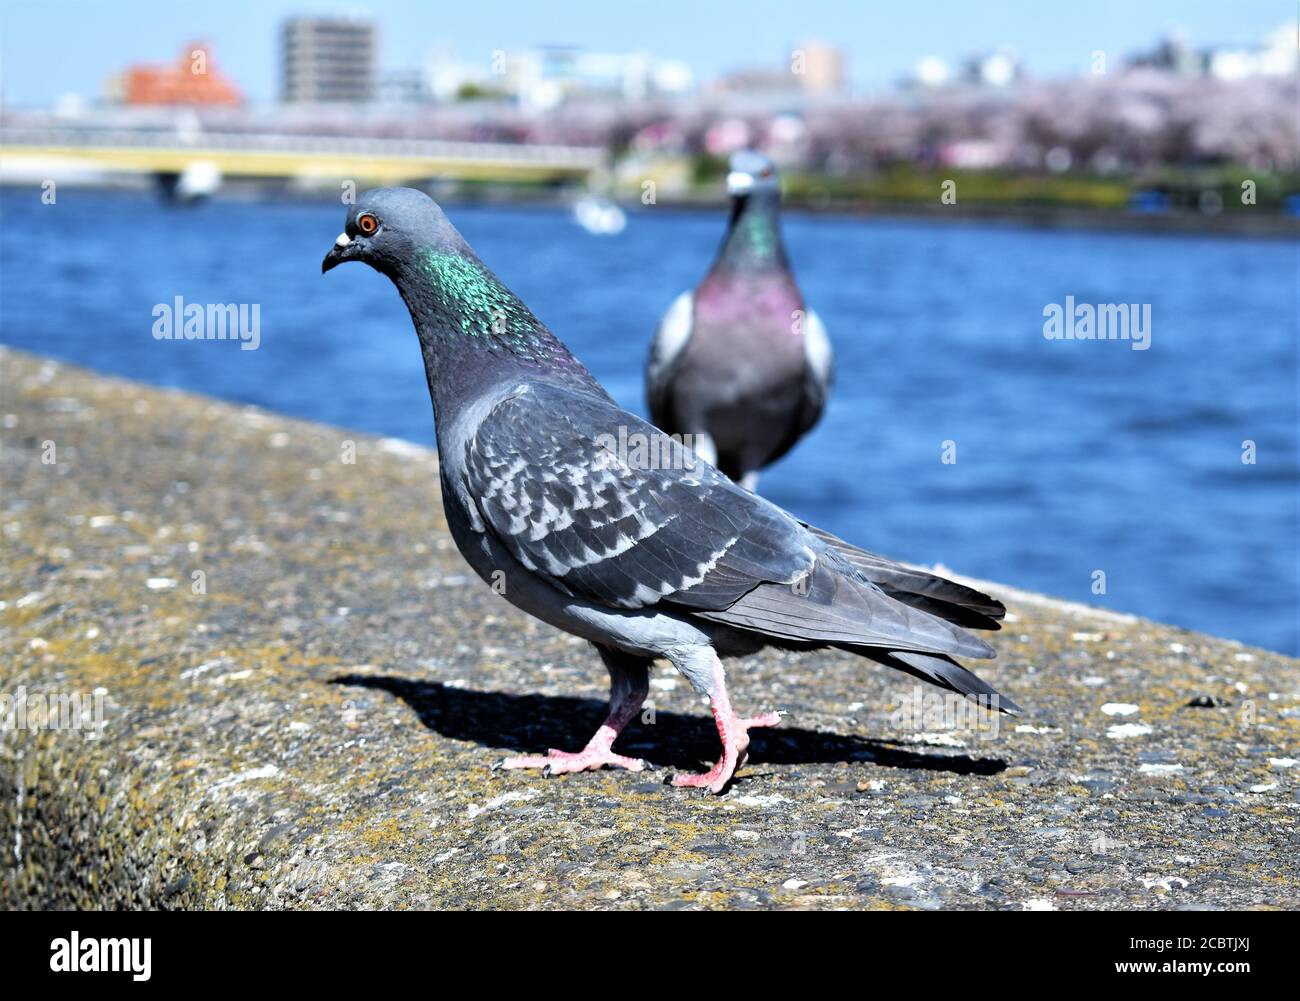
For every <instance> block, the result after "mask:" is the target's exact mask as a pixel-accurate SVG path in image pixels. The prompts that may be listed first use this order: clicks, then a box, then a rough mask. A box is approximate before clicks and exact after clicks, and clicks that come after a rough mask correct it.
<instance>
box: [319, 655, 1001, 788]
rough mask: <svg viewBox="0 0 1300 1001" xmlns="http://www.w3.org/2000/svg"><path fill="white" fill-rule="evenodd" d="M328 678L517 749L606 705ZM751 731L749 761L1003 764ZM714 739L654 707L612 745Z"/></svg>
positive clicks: (594, 717)
mask: <svg viewBox="0 0 1300 1001" xmlns="http://www.w3.org/2000/svg"><path fill="white" fill-rule="evenodd" d="M330 683H331V684H335V685H345V686H350V687H358V688H370V689H376V690H378V691H383V692H388V693H389V694H390V695H395V696H397V698H399V699H401V700H402V701H403V702H405V703H406V704H407V705H409V706H410V707H411V708H412V709H413V710H415V713H416V715H417V716H419V718H420V722H421V723H423V724H424V725H425V726H427V727H428V728H429V729H430V730H433V731H434V732H435V733H438V734H441V735H442V736H444V737H449V738H451V739H452V740H465V741H472V742H473V743H476V744H481V745H483V746H484V747H492V748H503V749H508V750H509V751H511V752H514V753H522V754H537V753H545V752H546V750H547V749H548V748H551V747H557V748H560V749H562V750H570V751H574V750H578V749H580V748H581V747H582V746H583V745H584V744H585V743H586V742H587V740H588V738H590V737H591V735H592V734H593V733H595V731H596V728H597V727H598V726H599V725H600V723H601V720H603V719H604V718H605V711H606V705H605V703H604V702H603V701H598V700H596V699H581V698H573V697H571V696H548V695H513V694H510V693H508V692H482V691H475V690H473V689H468V688H450V687H448V686H446V685H443V684H440V683H439V682H432V681H412V680H410V679H409V678H399V677H394V676H389V675H363V674H348V675H340V676H337V677H334V678H331V679H330ZM750 739H751V742H750V745H749V760H750V765H751V767H752V766H753V765H757V764H773V765H811V764H831V763H835V762H839V761H869V762H872V763H873V764H877V765H882V766H884V767H886V768H908V769H914V770H921V771H939V772H953V773H955V774H958V775H996V774H997V773H999V772H1001V771H1003V770H1004V769H1005V768H1006V767H1007V763H1006V762H1005V761H1003V760H1002V759H1000V758H973V757H970V756H969V755H965V754H930V753H926V752H924V751H918V750H915V749H914V748H911V747H904V746H902V745H899V744H896V743H893V742H891V741H884V740H870V739H867V738H865V737H858V736H853V735H848V736H845V735H841V734H834V733H823V732H821V731H817V730H804V729H800V728H798V727H792V726H790V725H789V721H788V720H787V721H786V723H785V724H783V725H782V726H781V727H779V728H778V729H775V730H763V729H759V730H752V731H750ZM718 746H719V745H718V734H717V731H716V730H715V729H714V726H713V721H712V720H711V719H710V718H708V717H707V716H684V715H681V714H679V713H669V712H663V711H658V712H656V713H655V717H654V723H653V724H648V723H644V722H642V721H641V720H634V721H633V722H632V724H631V725H630V726H628V728H627V729H626V730H625V731H624V732H623V735H622V736H621V737H620V738H619V740H618V743H617V744H616V745H615V750H617V751H619V752H620V753H622V754H629V755H633V756H636V757H640V758H644V759H645V761H646V762H647V763H648V764H650V765H652V766H654V767H657V768H680V769H687V770H695V769H698V768H699V767H700V765H701V764H704V763H707V764H711V763H712V762H713V761H714V760H715V759H716V758H717V756H718Z"/></svg>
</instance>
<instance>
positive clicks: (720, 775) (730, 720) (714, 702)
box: [673, 655, 785, 795]
mask: <svg viewBox="0 0 1300 1001" xmlns="http://www.w3.org/2000/svg"><path fill="white" fill-rule="evenodd" d="M709 709H710V710H711V711H712V712H713V720H714V722H715V723H716V724H717V725H718V736H719V737H721V738H722V757H721V758H719V759H718V763H717V764H716V765H714V766H713V767H712V768H710V769H709V770H708V771H707V772H705V773H704V774H703V775H674V776H673V785H675V786H705V787H707V788H708V790H709V791H710V792H712V793H714V794H715V795H716V794H718V793H721V792H722V790H723V789H725V788H726V787H727V783H728V782H730V781H731V777H732V775H734V774H735V772H736V769H737V768H739V767H740V766H741V765H743V764H744V763H745V760H746V758H748V757H749V730H750V727H755V726H777V725H779V724H780V722H781V717H782V716H783V715H785V714H784V713H782V712H780V711H777V712H770V713H763V715H761V716H750V717H748V718H743V717H740V716H737V715H736V714H735V712H734V711H733V710H732V708H731V699H730V698H728V696H727V678H726V674H725V673H724V672H723V670H722V662H721V661H720V660H718V659H717V657H716V655H715V656H714V658H713V695H712V696H711V697H710V699H709Z"/></svg>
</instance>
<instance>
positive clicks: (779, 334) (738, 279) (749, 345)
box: [686, 274, 805, 392]
mask: <svg viewBox="0 0 1300 1001" xmlns="http://www.w3.org/2000/svg"><path fill="white" fill-rule="evenodd" d="M804 308H805V307H804V303H803V297H802V296H801V295H800V294H799V290H798V289H797V288H796V287H795V285H794V282H792V281H790V280H789V276H788V275H785V274H759V275H743V276H735V277H731V276H727V277H718V276H711V277H710V278H709V279H707V280H706V281H704V282H703V283H702V284H701V285H700V287H699V288H698V289H697V290H696V293H695V315H694V318H693V320H694V332H693V334H692V337H691V340H690V342H689V343H688V344H687V347H686V355H687V360H688V361H689V366H688V367H690V368H694V369H696V370H697V371H699V372H700V373H701V375H703V376H704V377H705V378H718V379H721V380H722V381H723V383H724V384H726V385H732V386H734V387H735V388H737V389H740V388H750V389H752V390H754V391H757V392H762V391H763V390H764V389H765V388H768V387H770V386H772V385H773V384H776V385H779V384H782V383H785V382H786V381H788V380H791V379H800V378H802V374H803V368H804V344H803V319H804Z"/></svg>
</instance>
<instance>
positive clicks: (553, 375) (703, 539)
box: [321, 188, 1018, 792]
mask: <svg viewBox="0 0 1300 1001" xmlns="http://www.w3.org/2000/svg"><path fill="white" fill-rule="evenodd" d="M345 261H364V262H365V263H367V264H369V265H370V266H371V267H373V268H375V269H376V270H378V271H380V272H382V273H383V274H385V275H387V276H388V277H389V278H391V279H392V281H393V284H395V285H396V286H397V289H398V291H399V292H400V293H401V295H402V298H403V300H405V302H406V305H407V307H408V309H409V310H410V313H411V319H412V320H413V322H414V324H415V330H416V333H417V334H418V336H419V339H420V348H421V351H422V353H423V355H424V365H425V371H426V373H427V375H428V380H429V395H430V396H431V398H432V400H433V412H434V420H435V423H436V430H437V439H438V451H439V455H440V459H441V461H440V471H441V478H442V498H443V504H444V506H445V508H446V512H447V522H448V524H449V526H450V529H451V534H452V538H454V539H455V541H456V545H457V546H458V547H459V549H460V551H461V553H462V554H463V555H464V557H465V559H466V560H467V561H468V562H469V564H470V566H471V567H473V568H474V570H475V571H476V572H477V573H478V575H479V576H480V577H482V578H483V579H484V580H485V581H487V582H489V583H491V584H493V585H494V587H495V588H496V590H498V591H503V593H504V596H505V597H506V599H507V600H508V601H510V602H511V603H512V604H514V605H517V606H518V607H519V608H522V609H523V610H524V611H526V612H529V613H530V614H532V615H534V616H536V617H537V618H539V619H541V620H543V621H544V622H548V623H550V624H551V625H553V626H556V627H557V628H559V629H562V630H565V631H566V632H569V633H572V634H573V635H575V636H581V637H583V638H584V639H587V640H590V641H591V642H592V643H593V644H594V645H595V647H596V649H597V651H598V652H599V654H600V656H601V659H602V660H603V661H604V662H605V666H606V667H607V668H608V670H609V673H610V677H611V686H610V710H609V716H608V718H607V719H606V720H605V722H604V724H603V725H602V726H601V727H600V729H599V730H598V731H597V732H596V734H595V736H593V737H592V738H591V741H590V742H589V743H588V744H587V746H586V747H584V748H583V749H582V750H581V751H577V752H574V753H569V752H564V751H558V750H552V751H550V753H549V754H545V755H538V756H528V757H521V758H512V759H509V760H507V761H506V762H504V765H505V766H506V767H508V768H533V767H539V768H544V769H547V770H548V771H549V773H552V774H554V773H563V772H576V771H582V770H584V769H594V768H599V767H601V766H603V765H614V766H618V767H622V768H629V769H632V770H633V771H638V770H640V769H641V768H643V767H644V762H642V761H640V760H638V759H634V758H628V757H623V756H621V755H618V754H615V753H614V752H613V750H612V746H613V743H614V741H615V739H616V738H617V737H618V735H619V732H620V731H621V730H622V729H623V727H624V726H626V725H627V723H628V722H629V721H630V720H631V719H633V718H634V717H635V716H636V715H637V713H638V712H639V710H640V707H641V704H642V702H643V701H644V699H645V697H646V694H647V691H648V678H649V667H650V664H651V662H652V661H653V660H654V659H655V658H658V657H663V658H667V659H668V660H669V661H671V662H672V664H673V666H674V667H676V668H677V669H678V670H679V671H680V672H681V673H682V674H683V675H685V676H686V678H687V680H688V681H690V683H691V684H692V685H693V686H694V687H695V688H696V690H698V691H699V692H700V693H702V694H704V695H707V696H708V698H709V700H710V705H711V707H712V710H713V717H714V720H715V721H716V724H717V728H718V735H719V737H720V738H721V740H722V755H721V758H720V759H719V761H718V763H717V764H716V765H715V766H714V767H713V768H712V769H711V770H710V771H709V772H707V773H706V774H704V775H677V776H675V777H674V779H673V781H674V784H676V785H679V786H704V787H707V788H709V789H710V790H712V791H713V792H721V791H722V790H723V788H724V787H725V786H726V785H727V783H728V781H729V780H730V779H731V777H732V774H733V773H734V772H735V770H736V768H737V767H738V766H739V765H740V764H742V763H743V762H744V760H745V757H746V750H747V748H748V746H749V730H750V729H751V728H752V727H758V726H775V725H776V724H777V723H778V722H779V719H780V714H778V713H775V712H768V713H763V714H762V715H759V716H751V717H744V716H741V715H739V714H738V713H737V712H736V711H735V710H734V709H733V708H732V705H731V701H730V699H729V698H728V695H727V685H726V676H725V674H724V672H723V667H722V662H721V661H720V660H719V655H724V656H727V655H740V654H747V653H752V652H754V651H756V650H758V649H760V648H761V647H763V646H767V645H776V646H782V647H793V648H799V649H818V648H823V647H839V648H843V649H846V650H851V651H853V652H855V653H859V654H862V655H863V656H866V657H870V658H871V659H873V660H876V661H878V662H879V663H882V664H886V665H888V666H890V667H895V668H898V669H899V670H902V671H906V672H908V673H909V674H912V675H916V676H917V677H920V678H923V679H925V680H926V681H930V682H932V683H934V684H936V685H938V686H940V687H942V688H946V689H949V690H951V691H955V692H960V693H963V694H965V695H970V696H984V697H986V698H987V699H988V704H989V705H991V706H994V707H997V708H1000V709H1002V710H1004V711H1009V712H1018V709H1017V707H1016V706H1015V705H1014V703H1012V702H1011V701H1010V700H1008V699H1006V698H1005V697H1002V696H999V695H998V693H997V692H996V691H994V689H992V688H991V687H989V686H988V685H987V684H985V683H984V682H983V681H981V680H980V679H979V678H977V677H976V676H975V675H974V674H972V673H970V672H969V671H967V670H965V669H964V668H963V667H961V666H959V665H958V664H957V663H956V662H955V661H953V660H952V659H951V656H950V655H954V654H959V655H962V656H967V657H992V656H994V651H993V648H992V647H990V646H989V645H988V644H987V643H985V642H984V641H983V640H980V639H977V638H976V637H974V636H972V635H971V634H969V633H967V632H965V631H964V630H963V629H962V628H961V627H962V626H978V627H983V628H994V629H996V628H997V627H998V625H997V621H996V620H997V619H999V618H1001V617H1002V615H1003V614H1004V612H1005V609H1004V608H1003V607H1002V605H1001V604H1000V603H999V602H997V601H994V600H993V599H992V598H989V597H987V596H986V595H983V594H980V593H979V592H978V591H974V590H972V589H970V588H968V587H964V586H962V585H960V584H955V583H953V582H951V581H947V580H943V579H942V578H939V577H935V576H933V575H931V574H928V573H925V572H924V571H921V570H914V569H910V568H907V567H904V566H901V565H899V564H897V563H893V562H891V561H889V560H887V559H884V558H882V557H879V556H873V555H871V554H870V553H866V552H863V551H862V550H859V549H855V548H854V547H853V546H850V545H849V544H848V543H845V542H842V541H841V540H839V539H837V538H835V537H834V536H832V535H829V534H827V533H826V532H822V531H819V530H818V529H816V528H813V527H812V526H810V525H806V524H804V523H802V522H800V521H798V520H797V519H796V518H794V517H792V516H791V515H789V514H787V513H786V512H785V511H783V510H781V509H780V508H778V507H777V506H775V505H774V504H772V503H770V502H769V501H766V500H764V499H762V498H761V497H758V496H756V495H755V494H752V493H750V492H749V491H747V490H744V489H742V488H741V487H739V486H737V485H736V484H735V483H733V482H732V481H731V480H729V479H728V478H727V477H725V476H723V475H722V474H721V473H720V472H718V471H717V470H716V469H715V468H714V467H712V466H710V465H708V464H707V463H704V462H703V461H701V460H700V459H699V458H698V457H697V456H696V454H695V453H694V452H692V451H690V450H689V449H686V448H683V447H682V445H681V444H680V443H679V442H677V441H674V440H673V439H672V438H669V437H668V436H667V435H665V434H663V433H662V432H660V431H659V430H657V429H656V428H654V427H653V426H651V425H650V424H649V423H647V422H646V421H643V420H641V419H640V418H639V417H636V416H635V415H633V414H630V413H628V412H627V411H625V410H622V409H620V408H619V406H618V405H617V404H616V403H615V402H614V401H613V400H612V399H611V398H610V396H609V394H608V393H606V392H605V391H604V389H602V388H601V386H600V384H599V383H597V382H596V380H595V379H594V378H593V377H592V376H591V374H590V373H589V372H588V371H587V370H586V369H585V368H583V366H582V365H581V364H580V363H579V362H578V361H577V360H576V359H575V358H574V357H573V355H571V354H570V353H569V352H568V350H567V349H566V348H565V346H564V345H563V344H561V343H560V341H559V340H558V339H557V338H556V337H555V336H554V335H553V334H552V333H551V332H550V331H549V330H548V329H547V328H546V326H545V325H544V324H543V323H542V322H541V321H540V320H539V319H538V318H537V317H536V316H534V315H533V314H532V313H531V312H530V311H529V309H528V307H527V306H525V305H524V304H523V303H522V302H520V301H519V299H517V298H516V297H515V296H514V295H513V294H512V293H511V292H510V290H509V289H507V288H506V287H505V285H503V284H502V283H501V281H500V280H499V279H498V278H497V277H496V276H495V275H494V274H493V273H492V272H491V271H489V270H488V269H487V267H486V266H485V265H484V264H483V262H482V261H480V260H479V259H478V257H477V256H476V255H475V254H474V251H473V250H471V249H470V247H469V245H468V244H467V243H466V242H465V240H464V239H463V238H462V237H461V235H460V234H459V233H458V232H457V231H456V229H455V227H453V226H452V224H451V223H450V222H449V221H448V220H447V217H446V216H445V215H444V214H443V212H442V210H441V209H440V208H438V206H437V205H436V204H435V203H434V202H433V201H432V200H431V199H430V198H428V197H427V196H426V195H424V194H422V193H421V192H419V191H414V190H411V189H409V188H385V189H378V190H374V191H368V192H366V193H365V194H363V195H362V196H361V197H360V198H359V199H358V200H357V203H356V204H355V205H354V206H352V208H351V209H350V210H349V211H348V216H347V225H346V227H345V229H344V231H343V233H342V234H340V235H339V237H338V240H337V241H336V242H335V244H334V247H333V248H332V249H331V250H330V252H329V254H328V255H327V256H326V257H325V260H324V261H323V262H322V264H321V270H322V271H329V270H330V269H331V268H333V267H335V266H336V265H338V264H341V263H343V262H345ZM629 443H632V444H631V447H629ZM647 444H648V445H650V446H652V448H649V449H647V448H646V447H645V446H646V445H647ZM647 457H652V458H647ZM503 588H504V590H503Z"/></svg>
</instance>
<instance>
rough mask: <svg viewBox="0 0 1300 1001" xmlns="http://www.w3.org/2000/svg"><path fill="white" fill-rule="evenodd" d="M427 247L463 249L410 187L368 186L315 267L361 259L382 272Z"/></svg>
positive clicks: (429, 202) (430, 203)
mask: <svg viewBox="0 0 1300 1001" xmlns="http://www.w3.org/2000/svg"><path fill="white" fill-rule="evenodd" d="M428 249H439V250H448V251H455V252H457V253H459V252H461V251H463V250H465V249H466V245H465V241H464V240H463V239H462V238H461V235H460V234H459V233H458V232H456V228H455V227H454V226H453V225H452V224H451V222H450V221H449V220H448V219H447V217H446V216H445V215H444V214H443V211H442V209H440V208H438V203H437V202H435V201H434V200H433V199H432V198H430V197H429V196H428V195H426V194H425V193H424V192H423V191H416V190H415V189H414V188H372V189H371V190H369V191H365V192H362V194H361V195H360V197H358V198H357V201H356V204H355V205H352V206H350V207H349V209H348V218H347V222H346V223H345V224H344V226H343V232H342V233H340V234H339V236H338V239H337V240H335V241H334V246H333V247H331V248H330V252H329V253H328V254H326V255H325V260H323V261H321V266H320V269H321V273H322V274H324V273H325V272H326V271H329V270H330V269H331V268H334V267H337V266H338V265H340V264H343V263H345V262H347V261H363V262H365V263H366V264H369V265H370V266H371V267H372V268H374V269H375V270H376V271H380V272H382V273H384V274H386V275H390V276H392V275H394V274H396V273H397V271H398V269H399V268H400V266H401V264H402V263H403V262H404V261H410V260H412V259H414V258H415V256H416V255H417V253H418V252H420V251H424V250H428Z"/></svg>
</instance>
